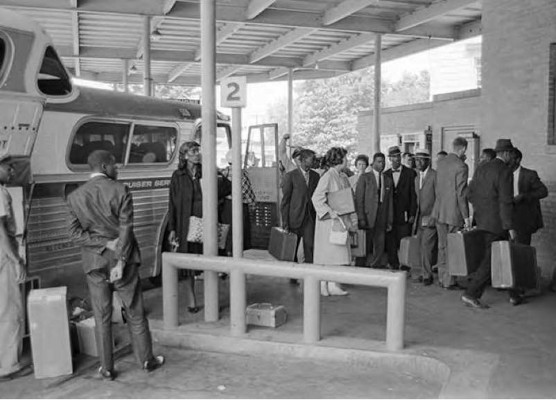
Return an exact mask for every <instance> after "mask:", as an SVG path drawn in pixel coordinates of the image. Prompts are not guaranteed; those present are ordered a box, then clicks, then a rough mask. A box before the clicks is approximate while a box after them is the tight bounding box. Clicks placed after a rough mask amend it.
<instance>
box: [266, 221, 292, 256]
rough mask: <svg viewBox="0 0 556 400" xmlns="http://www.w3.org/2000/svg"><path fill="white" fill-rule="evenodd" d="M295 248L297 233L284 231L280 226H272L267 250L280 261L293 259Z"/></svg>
mask: <svg viewBox="0 0 556 400" xmlns="http://www.w3.org/2000/svg"><path fill="white" fill-rule="evenodd" d="M296 248H297V235H296V234H295V233H291V232H286V231H285V230H284V229H282V228H278V227H273V228H272V229H271V230H270V240H269V242H268V252H269V253H270V255H272V256H273V257H274V258H276V259H277V260H280V261H294V260H295V252H296Z"/></svg>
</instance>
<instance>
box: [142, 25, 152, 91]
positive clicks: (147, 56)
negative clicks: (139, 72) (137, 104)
mask: <svg viewBox="0 0 556 400" xmlns="http://www.w3.org/2000/svg"><path fill="white" fill-rule="evenodd" d="M151 82H152V78H151V17H149V16H144V17H143V84H144V88H143V90H144V93H145V96H151V95H152V90H151Z"/></svg>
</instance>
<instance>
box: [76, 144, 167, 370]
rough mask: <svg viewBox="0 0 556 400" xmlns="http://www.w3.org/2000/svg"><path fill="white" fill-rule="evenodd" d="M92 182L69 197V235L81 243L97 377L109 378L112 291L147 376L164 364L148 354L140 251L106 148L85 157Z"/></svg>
mask: <svg viewBox="0 0 556 400" xmlns="http://www.w3.org/2000/svg"><path fill="white" fill-rule="evenodd" d="M88 164H89V166H90V167H91V170H92V174H91V178H90V179H89V181H88V182H87V183H85V184H84V185H83V186H81V187H79V188H78V189H76V190H75V191H74V192H73V193H71V194H70V195H69V196H68V206H69V213H70V219H69V223H70V226H69V233H70V236H71V238H72V239H73V241H74V242H75V243H76V244H79V245H81V255H82V258H83V269H84V270H85V274H86V276H87V284H88V286H89V291H90V295H91V303H92V307H93V314H94V317H95V325H96V331H97V335H96V336H97V338H98V339H97V350H98V354H99V356H100V364H101V365H100V368H99V374H100V376H101V377H102V378H103V379H106V380H113V379H114V378H115V376H116V374H115V371H114V359H113V354H112V322H111V320H112V292H113V291H114V290H116V291H117V292H118V294H119V296H120V299H121V300H122V304H123V306H124V309H125V311H126V314H127V322H128V324H129V328H130V332H131V338H132V343H133V350H134V352H135V356H136V359H137V360H138V361H140V363H141V367H142V368H143V369H144V370H146V371H147V372H150V371H152V370H154V369H156V368H158V367H160V366H161V365H162V364H163V363H164V357H163V356H156V357H155V356H153V353H152V342H151V335H150V331H149V324H148V321H147V319H146V317H145V313H144V309H143V295H142V291H141V282H140V280H139V274H138V271H137V269H138V267H139V264H140V262H141V258H140V254H139V247H138V244H137V240H136V239H135V235H134V233H133V203H132V199H131V193H130V192H129V190H128V188H127V187H126V186H124V185H123V184H121V183H119V182H117V181H116V178H117V175H118V169H117V166H116V160H115V158H114V156H113V155H112V154H111V153H110V152H108V151H106V150H96V151H94V152H92V153H91V154H90V155H89V158H88Z"/></svg>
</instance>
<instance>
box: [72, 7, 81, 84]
mask: <svg viewBox="0 0 556 400" xmlns="http://www.w3.org/2000/svg"><path fill="white" fill-rule="evenodd" d="M75 6H76V7H77V0H75ZM71 30H72V36H73V53H74V54H76V57H74V59H73V60H74V63H75V76H81V60H80V58H79V48H80V41H79V13H78V12H77V11H73V12H72V13H71Z"/></svg>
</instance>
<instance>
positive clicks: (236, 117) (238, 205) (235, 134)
mask: <svg viewBox="0 0 556 400" xmlns="http://www.w3.org/2000/svg"><path fill="white" fill-rule="evenodd" d="M241 192H242V191H241V108H239V107H234V108H233V109H232V230H233V231H232V237H233V238H234V240H233V249H232V250H233V255H234V258H241V257H242V256H243V196H242V193H241Z"/></svg>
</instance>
